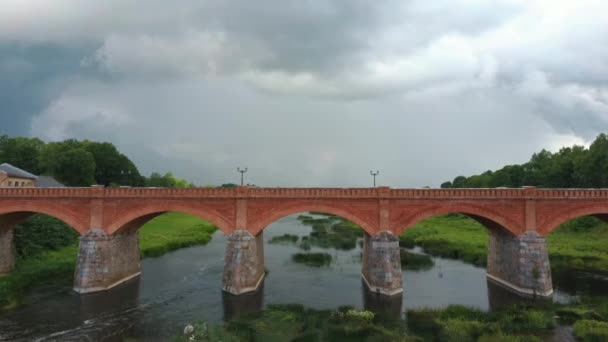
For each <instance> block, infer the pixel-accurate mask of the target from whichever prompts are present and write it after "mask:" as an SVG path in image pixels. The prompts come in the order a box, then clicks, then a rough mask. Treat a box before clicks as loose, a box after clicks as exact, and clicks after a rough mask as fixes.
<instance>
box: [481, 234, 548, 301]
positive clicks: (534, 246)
mask: <svg viewBox="0 0 608 342" xmlns="http://www.w3.org/2000/svg"><path fill="white" fill-rule="evenodd" d="M489 236H490V241H489V244H488V267H487V272H488V279H490V280H492V281H494V282H496V283H498V284H499V285H502V286H504V287H507V288H508V289H511V290H513V291H515V292H518V293H520V294H523V295H530V296H550V295H551V294H552V293H553V284H552V281H551V267H550V264H549V255H548V253H547V247H546V243H545V238H544V237H542V236H540V235H539V234H538V233H536V232H533V231H528V232H525V233H523V234H522V235H520V236H513V235H511V234H510V233H508V232H505V231H503V230H500V229H490V230H489Z"/></svg>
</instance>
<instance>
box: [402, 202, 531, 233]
mask: <svg viewBox="0 0 608 342" xmlns="http://www.w3.org/2000/svg"><path fill="white" fill-rule="evenodd" d="M446 214H463V215H466V216H468V217H470V218H472V219H474V220H475V221H477V222H479V223H481V224H482V225H484V226H485V227H486V228H488V229H499V230H504V231H507V232H509V233H510V234H512V235H514V236H518V235H520V234H521V233H522V232H523V226H522V224H519V223H518V222H517V221H515V220H513V219H511V218H509V217H507V216H505V215H502V214H499V213H497V212H495V211H494V210H492V209H488V208H484V207H481V206H475V205H469V204H448V205H437V206H432V207H426V208H423V209H419V210H417V211H416V212H415V213H414V214H413V215H410V216H408V217H407V218H405V219H402V220H398V221H397V222H395V223H393V224H394V227H395V233H396V235H401V234H402V233H403V232H405V231H406V230H407V229H409V228H410V227H412V226H414V225H415V224H417V223H419V222H421V221H424V220H426V219H428V218H431V217H433V216H439V215H446Z"/></svg>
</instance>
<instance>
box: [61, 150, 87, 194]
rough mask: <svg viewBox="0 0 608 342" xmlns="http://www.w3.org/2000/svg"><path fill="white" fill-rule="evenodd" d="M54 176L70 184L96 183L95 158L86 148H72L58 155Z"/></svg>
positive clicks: (85, 184) (84, 184)
mask: <svg viewBox="0 0 608 342" xmlns="http://www.w3.org/2000/svg"><path fill="white" fill-rule="evenodd" d="M54 176H55V177H56V178H57V179H58V180H59V181H61V182H63V183H64V184H65V185H68V186H91V185H92V184H95V159H94V158H93V155H92V154H91V153H90V152H88V151H86V150H85V149H81V148H77V149H71V150H68V151H67V152H64V153H62V154H60V155H59V156H57V161H56V163H55V173H54Z"/></svg>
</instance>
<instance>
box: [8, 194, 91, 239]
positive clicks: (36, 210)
mask: <svg viewBox="0 0 608 342" xmlns="http://www.w3.org/2000/svg"><path fill="white" fill-rule="evenodd" d="M14 213H31V214H43V215H48V216H51V217H54V218H56V219H58V220H61V221H63V222H64V223H65V224H67V225H68V226H70V227H71V228H72V229H74V230H76V231H77V232H78V233H80V234H81V235H83V234H85V233H86V232H87V231H88V230H89V225H88V223H89V222H88V220H87V219H88V216H86V215H84V216H83V215H80V213H78V212H72V211H70V210H68V209H67V208H66V207H65V206H62V205H61V204H52V203H49V202H39V203H37V202H31V201H28V202H22V203H13V204H8V205H6V204H3V205H1V206H0V215H8V214H14Z"/></svg>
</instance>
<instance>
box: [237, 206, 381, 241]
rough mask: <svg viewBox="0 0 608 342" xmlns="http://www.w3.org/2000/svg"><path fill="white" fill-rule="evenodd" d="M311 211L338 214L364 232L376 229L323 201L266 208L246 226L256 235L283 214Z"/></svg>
mask: <svg viewBox="0 0 608 342" xmlns="http://www.w3.org/2000/svg"><path fill="white" fill-rule="evenodd" d="M311 211H312V212H320V213H325V214H332V215H336V216H340V217H342V218H344V219H347V220H349V221H351V222H353V223H354V224H356V225H358V226H359V227H361V229H363V230H364V231H365V232H366V233H368V234H370V235H373V234H375V233H376V232H377V230H378V229H377V228H376V227H375V226H374V225H373V224H370V223H368V222H367V221H366V220H365V219H364V218H362V217H360V216H359V215H357V214H355V213H353V212H352V211H350V210H348V209H345V208H341V207H339V206H335V205H330V204H323V203H306V204H303V203H293V204H288V205H283V206H281V207H279V208H273V209H272V210H267V211H265V212H264V213H261V214H260V215H261V216H260V218H259V219H257V220H255V221H254V222H252V223H251V225H250V226H249V227H248V228H249V229H248V230H249V232H250V233H251V234H253V235H254V236H255V235H258V234H259V233H260V232H261V231H262V230H264V229H265V228H266V227H268V226H269V225H270V224H272V223H273V222H275V221H277V220H279V219H281V218H283V217H285V216H289V215H293V214H298V213H305V212H311ZM353 211H354V210H353Z"/></svg>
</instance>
